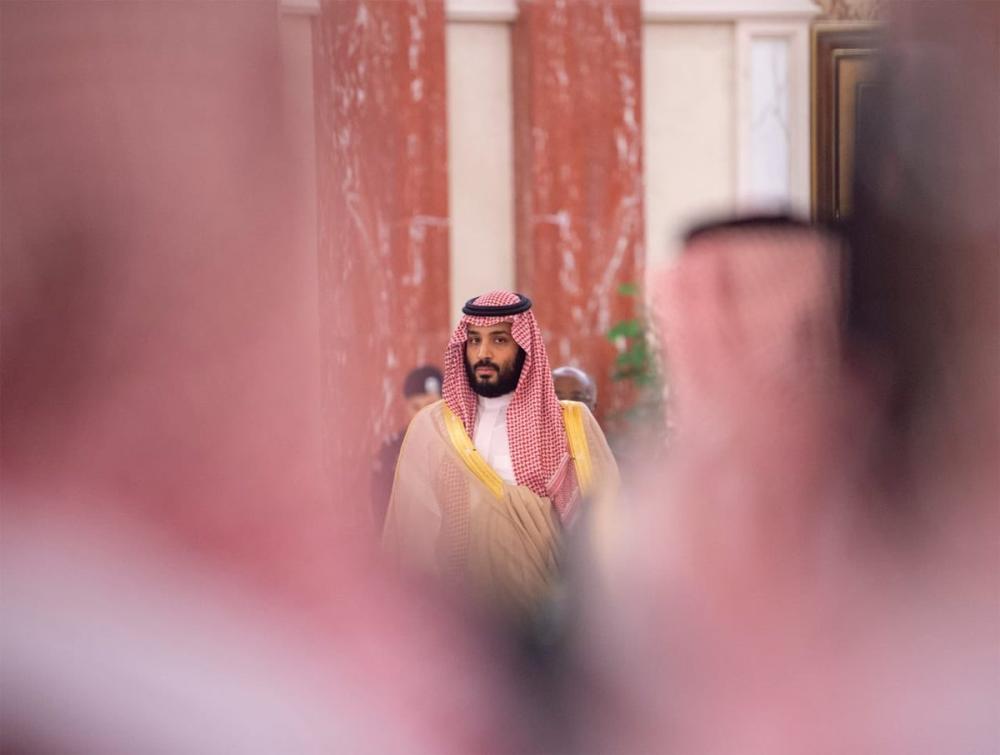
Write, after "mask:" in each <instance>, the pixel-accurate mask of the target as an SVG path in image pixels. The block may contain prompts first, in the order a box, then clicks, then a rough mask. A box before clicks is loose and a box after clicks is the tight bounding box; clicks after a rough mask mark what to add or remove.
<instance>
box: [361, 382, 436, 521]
mask: <svg viewBox="0 0 1000 755" xmlns="http://www.w3.org/2000/svg"><path fill="white" fill-rule="evenodd" d="M443 381H444V376H443V375H441V370H439V369H438V368H437V367H432V366H431V365H424V366H423V367H417V368H416V369H414V370H410V371H409V372H408V373H407V375H406V379H405V380H404V381H403V398H405V399H406V426H404V427H403V429H402V430H400V431H399V432H398V433H396V434H395V435H393V436H392V437H391V438H389V440H387V441H386V442H385V443H383V444H382V447H381V448H380V449H379V452H378V456H377V457H376V458H375V465H374V469H373V470H372V515H373V517H374V520H375V527H376V530H377V531H378V532H381V531H382V527H383V526H384V524H385V512H386V509H388V508H389V496H390V495H391V494H392V480H393V477H395V474H396V460H397V459H398V458H399V449H400V448H402V446H403V436H404V435H405V434H406V427H407V426H409V424H410V422H411V421H412V420H413V418H414V417H416V416H417V413H418V412H419V411H420V410H421V409H423V408H424V407H425V406H430V405H431V404H433V403H434V402H435V401H440V400H441V385H442V383H443Z"/></svg>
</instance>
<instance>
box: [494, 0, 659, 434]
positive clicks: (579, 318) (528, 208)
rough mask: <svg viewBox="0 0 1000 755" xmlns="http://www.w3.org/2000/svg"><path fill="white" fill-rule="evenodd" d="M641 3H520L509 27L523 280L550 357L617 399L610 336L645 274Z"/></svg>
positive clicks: (607, 398)
mask: <svg viewBox="0 0 1000 755" xmlns="http://www.w3.org/2000/svg"><path fill="white" fill-rule="evenodd" d="M640 32H641V18H640V9H639V0H574V1H573V2H566V1H565V0H521V2H520V12H519V15H518V19H517V22H516V23H515V26H514V36H513V45H514V48H513V55H514V139H515V185H516V223H517V232H516V238H517V252H516V260H517V284H518V287H519V289H520V290H521V291H523V292H524V293H526V294H527V295H529V296H531V297H532V298H533V299H534V300H535V301H536V305H535V306H536V313H537V315H538V318H539V320H540V322H541V325H542V328H543V330H544V333H545V336H546V343H547V346H548V349H549V355H550V358H551V360H552V363H553V366H555V365H558V364H563V363H567V362H576V363H577V364H579V366H581V367H582V368H583V369H585V370H587V371H588V372H591V373H592V374H594V376H595V377H596V378H597V379H598V383H599V390H600V395H599V410H598V411H599V414H600V415H602V416H606V415H607V414H608V413H609V412H613V411H614V410H616V409H619V408H621V407H622V406H623V405H624V404H625V403H627V401H628V399H629V395H630V390H629V388H628V386H625V385H623V384H618V383H614V382H612V381H611V379H610V372H611V367H612V363H613V361H614V357H615V354H616V351H615V348H614V346H613V345H612V344H611V343H610V342H609V341H608V340H607V339H606V338H605V333H606V332H607V331H608V329H609V328H610V327H611V326H612V325H613V324H614V323H615V322H617V321H619V320H622V319H628V318H631V317H633V316H634V314H635V313H634V306H635V304H634V300H633V299H631V298H628V297H624V296H621V295H620V294H618V292H617V291H618V287H619V285H620V284H622V283H625V282H628V283H636V284H640V286H641V283H642V278H643V252H642V248H643V216H642V132H641V123H642V118H641V104H640V93H641V80H640V67H641V59H640Z"/></svg>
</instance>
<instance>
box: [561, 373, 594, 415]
mask: <svg viewBox="0 0 1000 755" xmlns="http://www.w3.org/2000/svg"><path fill="white" fill-rule="evenodd" d="M553 383H554V384H555V389H556V396H558V397H559V400H560V401H580V402H582V403H584V404H586V405H587V408H588V409H590V411H591V412H593V411H594V409H595V402H594V389H593V386H591V385H588V384H587V383H585V382H584V381H583V380H581V379H580V378H579V377H578V376H577V375H573V374H571V373H560V374H556V375H553Z"/></svg>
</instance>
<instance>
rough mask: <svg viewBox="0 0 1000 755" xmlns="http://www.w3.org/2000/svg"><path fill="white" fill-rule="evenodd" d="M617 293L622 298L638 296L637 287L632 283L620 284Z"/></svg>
mask: <svg viewBox="0 0 1000 755" xmlns="http://www.w3.org/2000/svg"><path fill="white" fill-rule="evenodd" d="M618 293H619V294H621V295H622V296H638V295H639V287H638V286H637V285H636V284H634V283H622V284H619V286H618Z"/></svg>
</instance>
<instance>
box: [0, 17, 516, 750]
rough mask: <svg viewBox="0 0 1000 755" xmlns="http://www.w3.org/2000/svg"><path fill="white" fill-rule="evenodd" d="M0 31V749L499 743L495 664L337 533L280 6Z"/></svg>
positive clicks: (338, 497)
mask: <svg viewBox="0 0 1000 755" xmlns="http://www.w3.org/2000/svg"><path fill="white" fill-rule="evenodd" d="M0 21H2V23H0V47H2V49H3V53H4V54H3V66H2V70H0V99H2V100H3V103H4V106H3V109H2V113H0V119H2V128H0V134H2V136H3V145H2V150H0V161H2V162H0V173H2V174H3V177H4V192H3V196H2V200H0V201H2V204H0V214H2V218H0V234H2V237H0V238H2V244H0V246H2V250H3V251H2V253H3V273H4V274H3V281H2V286H3V290H2V301H3V318H2V329H3V333H2V335H3V366H2V372H3V393H2V400H3V428H2V433H3V434H2V459H3V477H2V486H3V489H2V499H3V506H2V511H0V516H2V528H0V529H2V536H3V549H2V556H0V558H2V571H3V575H4V620H3V626H2V628H0V664H2V666H0V673H2V685H3V689H4V694H3V700H2V705H0V732H2V735H0V739H2V742H0V749H2V750H3V751H4V752H7V751H12V752H13V751H18V752H125V751H132V752H147V753H148V752H224V751H238V752H280V751H283V752H329V751H335V750H344V751H350V752H403V751H406V752H435V753H437V752H456V753H458V752H470V751H481V750H483V749H485V750H491V749H493V748H499V749H504V745H502V744H500V743H502V742H504V741H505V740H506V735H504V734H502V733H501V732H500V731H499V730H496V731H492V730H491V729H492V725H490V724H487V723H486V722H487V721H490V720H493V718H494V712H490V713H486V712H485V711H486V708H485V702H484V701H489V704H490V706H494V705H497V704H498V701H500V700H501V699H502V698H503V695H502V694H499V693H496V694H495V693H494V691H492V690H489V689H487V687H489V686H490V685H491V683H490V682H486V681H485V680H486V679H487V678H489V677H490V673H489V672H488V671H485V670H484V669H481V668H480V661H479V660H476V659H477V658H489V657H490V651H489V650H488V649H487V648H484V647H482V646H481V645H480V643H479V642H478V641H477V640H474V639H473V637H474V635H472V634H469V635H464V634H463V633H462V632H461V629H460V628H461V626H462V625H461V623H460V622H459V621H458V620H457V619H456V617H454V616H451V615H450V614H449V612H448V611H446V610H444V609H442V608H440V607H431V606H430V605H425V604H423V603H418V602H416V600H415V597H414V591H413V590H408V591H406V592H404V591H402V590H400V589H398V588H396V587H394V586H393V585H392V584H390V583H389V581H388V580H385V579H383V578H382V576H381V575H380V573H379V570H378V568H377V565H376V564H375V562H374V560H373V559H372V558H370V557H368V556H367V555H366V553H365V552H364V550H363V549H362V548H361V547H360V546H359V545H358V543H359V542H360V541H363V540H364V539H363V538H358V537H356V536H354V533H352V532H351V531H349V530H346V531H345V530H344V528H342V527H339V526H338V516H339V512H340V511H341V510H346V507H348V506H351V505H357V501H359V500H361V495H362V491H357V490H344V489H336V490H332V489H331V486H330V485H329V484H328V481H327V480H326V478H325V473H324V464H323V459H324V456H323V444H322V437H323V428H322V427H321V425H320V424H319V422H320V421H319V412H318V407H319V406H320V401H319V395H318V384H319V380H318V376H319V375H320V363H319V353H318V346H319V343H318V338H317V333H318V331H319V328H318V323H317V322H316V319H315V318H316V315H315V313H314V310H310V307H309V306H308V302H309V301H310V297H312V298H313V299H314V298H315V287H316V274H315V269H316V267H315V256H314V255H315V252H313V253H312V256H311V257H310V256H309V254H310V253H309V251H308V249H307V248H306V246H305V245H304V244H302V243H301V240H300V239H298V238H297V236H296V234H295V228H296V227H301V224H300V223H298V219H297V218H296V216H295V208H296V207H298V206H301V204H302V203H301V202H299V201H298V198H297V197H295V196H294V191H292V187H293V186H294V185H295V183H294V182H292V181H291V180H290V179H289V176H288V175H287V170H286V166H288V165H289V164H290V163H291V161H289V160H288V159H287V155H286V154H285V151H284V146H285V145H284V143H283V133H284V129H283V125H282V122H281V117H280V116H281V111H280V108H276V107H275V105H274V103H276V102H282V96H281V91H280V88H279V84H280V74H281V58H280V56H279V54H278V27H277V13H276V6H275V3H274V2H240V3H214V2H203V3H199V2H195V3H86V2H83V3H77V2H66V3H59V2H47V3H35V2H4V3H2V4H0ZM300 255H301V257H300ZM339 400H343V401H350V400H351V397H350V396H347V395H341V396H339ZM469 641H471V642H472V643H473V644H474V645H476V646H477V648H478V650H476V651H472V646H471V645H467V642H469ZM470 651H472V652H470ZM480 672H482V673H480ZM483 683H485V684H486V687H482V686H480V685H481V684H483ZM499 704H500V705H501V707H502V703H499ZM442 721H446V722H447V725H446V726H444V725H441V722H442Z"/></svg>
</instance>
